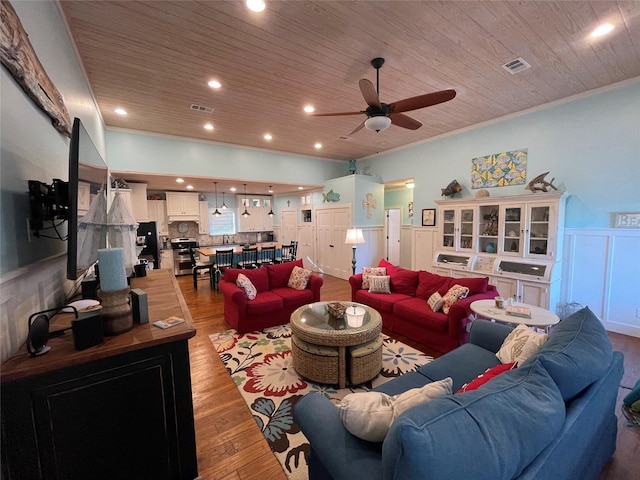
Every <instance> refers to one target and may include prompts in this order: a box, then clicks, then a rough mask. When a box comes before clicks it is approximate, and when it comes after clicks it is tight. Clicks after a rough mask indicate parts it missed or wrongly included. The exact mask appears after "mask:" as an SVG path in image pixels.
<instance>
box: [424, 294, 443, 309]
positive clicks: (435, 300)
mask: <svg viewBox="0 0 640 480" xmlns="http://www.w3.org/2000/svg"><path fill="white" fill-rule="evenodd" d="M427 303H428V304H429V306H430V307H431V310H433V311H434V312H437V311H439V310H440V309H441V308H442V306H443V305H444V298H442V295H440V294H439V293H438V292H433V294H432V295H431V296H430V297H429V300H427Z"/></svg>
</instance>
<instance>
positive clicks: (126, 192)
mask: <svg viewBox="0 0 640 480" xmlns="http://www.w3.org/2000/svg"><path fill="white" fill-rule="evenodd" d="M116 192H118V194H119V195H120V201H121V202H122V203H124V205H125V207H126V208H127V209H128V210H129V213H130V214H131V216H132V217H133V218H135V215H134V214H133V205H132V203H131V190H130V189H128V188H112V189H111V190H110V192H109V198H110V202H109V210H110V209H111V205H112V204H113V199H114V198H115V196H116Z"/></svg>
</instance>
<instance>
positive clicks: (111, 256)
mask: <svg viewBox="0 0 640 480" xmlns="http://www.w3.org/2000/svg"><path fill="white" fill-rule="evenodd" d="M98 264H99V265H100V289H101V290H102V291H103V292H115V291H117V290H123V289H125V288H127V276H126V274H125V271H124V249H122V248H100V249H98Z"/></svg>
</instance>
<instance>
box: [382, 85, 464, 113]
mask: <svg viewBox="0 0 640 480" xmlns="http://www.w3.org/2000/svg"><path fill="white" fill-rule="evenodd" d="M455 96H456V91H455V90H452V89H448V90H440V91H439V92H433V93H425V94H424V95H418V96H417V97H411V98H405V99H404V100H398V101H397V102H393V103H390V104H389V113H400V112H408V111H410V110H418V109H419V108H425V107H430V106H432V105H437V104H439V103H444V102H448V101H449V100H452V99H453V98H454V97H455Z"/></svg>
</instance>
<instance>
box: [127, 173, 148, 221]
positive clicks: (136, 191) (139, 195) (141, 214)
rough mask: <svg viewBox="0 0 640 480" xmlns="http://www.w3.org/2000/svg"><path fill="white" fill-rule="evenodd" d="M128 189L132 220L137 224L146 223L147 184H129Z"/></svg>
mask: <svg viewBox="0 0 640 480" xmlns="http://www.w3.org/2000/svg"><path fill="white" fill-rule="evenodd" d="M129 189H130V190H131V211H132V213H133V218H135V219H136V220H137V221H138V222H148V221H149V209H148V206H147V184H146V183H129Z"/></svg>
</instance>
